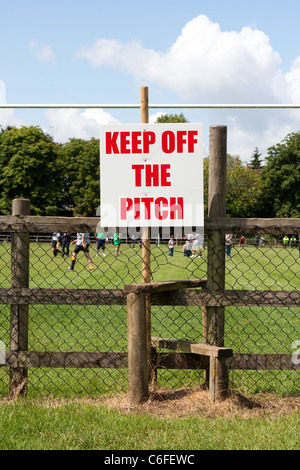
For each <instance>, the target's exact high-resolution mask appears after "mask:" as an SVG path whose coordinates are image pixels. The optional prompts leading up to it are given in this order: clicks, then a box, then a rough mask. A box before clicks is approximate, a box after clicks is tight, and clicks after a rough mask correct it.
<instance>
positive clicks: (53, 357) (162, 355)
mask: <svg viewBox="0 0 300 470" xmlns="http://www.w3.org/2000/svg"><path fill="white" fill-rule="evenodd" d="M21 201H23V202H20V201H19V200H18V202H16V203H15V205H14V206H13V215H12V216H0V230H3V231H5V232H11V240H12V244H11V250H12V283H11V287H10V288H0V304H7V305H10V306H11V307H10V308H11V331H10V337H11V341H10V348H9V350H7V351H6V363H5V364H3V365H0V367H9V368H10V393H11V394H12V395H14V394H15V392H16V390H18V392H19V393H23V394H26V392H27V371H28V368H31V367H33V368H35V367H53V368H61V367H70V368H74V367H76V368H86V367H88V368H121V369H122V368H125V369H129V375H131V374H132V371H136V370H139V371H140V372H139V374H143V379H142V380H140V379H139V384H138V386H135V393H136V390H138V394H137V395H135V398H132V401H133V403H136V401H139V400H141V397H143V398H142V399H144V397H145V396H147V390H148V389H147V387H148V380H147V377H146V375H145V371H144V369H143V365H144V363H145V360H146V359H145V355H142V356H139V357H138V356H137V352H136V350H135V349H136V345H137V344H139V345H140V346H139V348H144V347H145V345H144V343H143V342H141V341H140V339H139V341H137V336H136V332H137V331H141V332H142V333H141V337H143V335H144V316H143V314H142V316H141V315H140V314H141V311H142V310H143V308H141V305H142V306H143V305H144V303H143V300H142V299H143V298H144V297H145V296H146V295H148V294H151V305H152V306H163V305H169V306H196V307H202V309H203V311H205V309H209V308H212V309H213V310H212V313H213V314H214V312H218V311H219V310H218V309H223V308H224V307H227V306H251V305H253V306H258V305H259V306H270V307H275V306H276V307H278V306H283V307H295V306H299V305H300V292H299V291H274V290H264V291H257V290H255V291H252V290H225V289H224V288H220V287H219V288H218V289H214V288H213V285H212V284H211V281H210V282H208V279H192V280H181V281H172V282H161V283H151V282H148V283H142V284H132V285H125V286H124V288H123V289H53V288H30V287H29V282H28V281H29V243H30V239H29V234H30V233H41V234H42V233H47V234H49V233H50V232H57V231H69V232H72V233H75V232H79V231H89V232H95V229H96V226H97V223H98V222H99V219H98V218H82V217H81V218H65V217H61V218H57V217H36V216H30V215H28V202H26V201H27V200H25V201H24V200H21ZM258 227H259V232H260V233H270V232H272V233H275V234H277V233H282V231H283V230H284V231H285V232H286V233H289V230H292V231H294V232H295V231H296V230H298V231H300V219H230V218H222V217H221V218H218V219H214V218H209V219H206V221H205V230H206V232H207V233H208V235H209V234H211V233H212V234H213V233H215V232H218V233H219V234H223V233H227V232H244V233H257V230H258ZM215 242H216V238H214V237H213V243H215ZM220 242H221V238H220V240H219V242H218V243H220ZM136 297H139V299H140V300H139V308H138V309H136V310H135V312H133V314H134V315H135V320H134V322H132V319H131V314H132V307H129V308H128V302H129V299H130V298H131V299H132V298H136ZM36 304H42V305H48V304H52V305H63V304H67V305H99V306H101V305H120V306H126V305H127V313H128V332H129V336H128V338H129V339H130V337H131V338H133V339H132V340H131V346H128V352H105V351H104V352H100V351H95V352H80V351H79V352H74V351H56V352H55V351H54V352H48V351H29V350H28V315H29V314H30V312H29V305H36ZM214 309H216V310H214ZM133 310H134V309H133ZM220 311H222V310H220ZM202 318H204V317H202ZM136 328H137V330H136ZM151 339H152V348H153V347H155V348H158V349H161V348H163V349H166V350H167V351H166V352H157V351H156V352H155V354H153V356H152V366H153V367H154V368H155V369H159V368H171V369H202V370H205V371H208V370H210V371H213V373H212V374H210V376H209V386H210V393H211V396H212V398H213V399H215V398H217V397H219V396H221V395H222V393H223V391H224V390H225V389H226V383H227V381H228V370H229V369H244V370H246V369H247V370H270V369H276V370H283V369H288V370H299V369H300V366H299V364H297V363H293V362H292V355H291V354H236V353H234V351H231V350H230V349H228V348H225V350H226V353H225V354H229V355H228V356H226V361H225V362H224V361H223V363H222V358H221V355H222V351H223V350H224V349H223V345H220V344H218V342H217V341H216V343H213V344H212V343H210V344H209V342H208V341H206V340H205V341H204V342H203V343H202V344H200V343H197V345H196V344H192V343H185V342H182V341H181V342H180V341H176V339H170V338H160V339H159V338H153V337H152V338H151ZM129 342H130V341H129ZM146 342H147V341H146ZM204 343H205V344H204ZM147 347H148V346H147ZM174 350H175V351H176V352H175V351H174ZM201 351H202V352H201ZM205 351H206V352H207V354H203V352H205ZM216 351H218V353H217V355H216V354H215V353H216ZM216 358H217V361H218V360H219V359H221V362H220V363H219V364H218V363H217V362H216ZM228 358H229V359H230V361H229V360H228ZM138 362H139V368H137V363H138ZM297 362H298V361H297ZM216 377H217V378H218V377H221V379H220V381H219V382H218V381H217V382H216V381H213V378H214V380H215V379H216ZM132 380H133V379H132ZM134 380H135V382H136V381H137V378H136V375H135V379H134ZM130 381H131V379H130ZM224 384H225V387H224ZM136 396H137V397H139V398H138V399H137V398H136Z"/></svg>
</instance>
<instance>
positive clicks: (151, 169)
mask: <svg viewBox="0 0 300 470" xmlns="http://www.w3.org/2000/svg"><path fill="white" fill-rule="evenodd" d="M158 168H159V165H146V186H159V172H158Z"/></svg>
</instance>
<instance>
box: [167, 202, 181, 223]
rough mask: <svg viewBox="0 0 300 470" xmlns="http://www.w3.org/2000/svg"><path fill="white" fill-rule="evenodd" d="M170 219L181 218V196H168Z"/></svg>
mask: <svg viewBox="0 0 300 470" xmlns="http://www.w3.org/2000/svg"><path fill="white" fill-rule="evenodd" d="M176 199H177V201H176ZM170 219H171V220H175V219H180V220H182V219H183V197H177V198H176V197H171V198H170Z"/></svg>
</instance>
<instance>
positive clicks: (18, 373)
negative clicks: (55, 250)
mask: <svg viewBox="0 0 300 470" xmlns="http://www.w3.org/2000/svg"><path fill="white" fill-rule="evenodd" d="M12 215H13V216H16V217H18V216H22V215H30V201H29V199H14V200H13V201H12ZM29 238H30V237H29V233H28V231H27V230H26V229H25V230H24V229H23V230H22V228H20V229H18V230H17V231H15V232H12V240H11V287H13V288H22V287H29ZM28 309H29V306H28V305H24V304H22V305H21V304H14V305H11V316H10V349H11V351H15V352H20V351H27V349H28ZM27 376H28V369H27V367H25V366H20V364H19V363H18V364H17V365H16V367H11V368H10V389H9V391H10V396H16V395H18V394H20V395H26V393H27Z"/></svg>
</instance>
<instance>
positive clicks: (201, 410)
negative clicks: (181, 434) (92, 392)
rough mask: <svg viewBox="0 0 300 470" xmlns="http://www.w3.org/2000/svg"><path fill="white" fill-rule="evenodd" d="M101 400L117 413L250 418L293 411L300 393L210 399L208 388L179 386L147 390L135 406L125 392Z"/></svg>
mask: <svg viewBox="0 0 300 470" xmlns="http://www.w3.org/2000/svg"><path fill="white" fill-rule="evenodd" d="M103 403H105V404H106V405H107V406H108V407H109V408H113V409H116V410H118V411H119V412H120V413H124V414H130V413H139V414H140V413H146V414H149V415H151V416H155V417H160V418H182V417H190V416H198V417H201V416H202V417H206V418H207V417H208V418H209V417H211V418H217V417H226V418H233V417H235V416H236V417H239V418H253V417H259V416H266V415H268V414H270V415H272V416H274V415H278V416H279V415H285V414H290V413H294V412H296V411H297V410H299V409H300V396H299V397H298V396H297V397H280V396H278V395H271V394H257V395H255V396H248V397H246V396H244V395H241V394H239V393H237V392H229V395H228V397H227V398H226V399H225V400H224V401H220V402H215V403H213V402H212V401H211V399H210V398H209V395H208V392H207V390H203V389H201V388H200V387H199V388H196V389H188V388H183V389H179V390H167V389H157V390H155V391H152V392H151V393H150V397H149V400H148V401H147V402H146V403H143V404H141V405H139V406H137V407H130V403H129V395H128V394H122V395H118V396H114V397H109V398H108V397H107V398H104V399H103Z"/></svg>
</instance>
